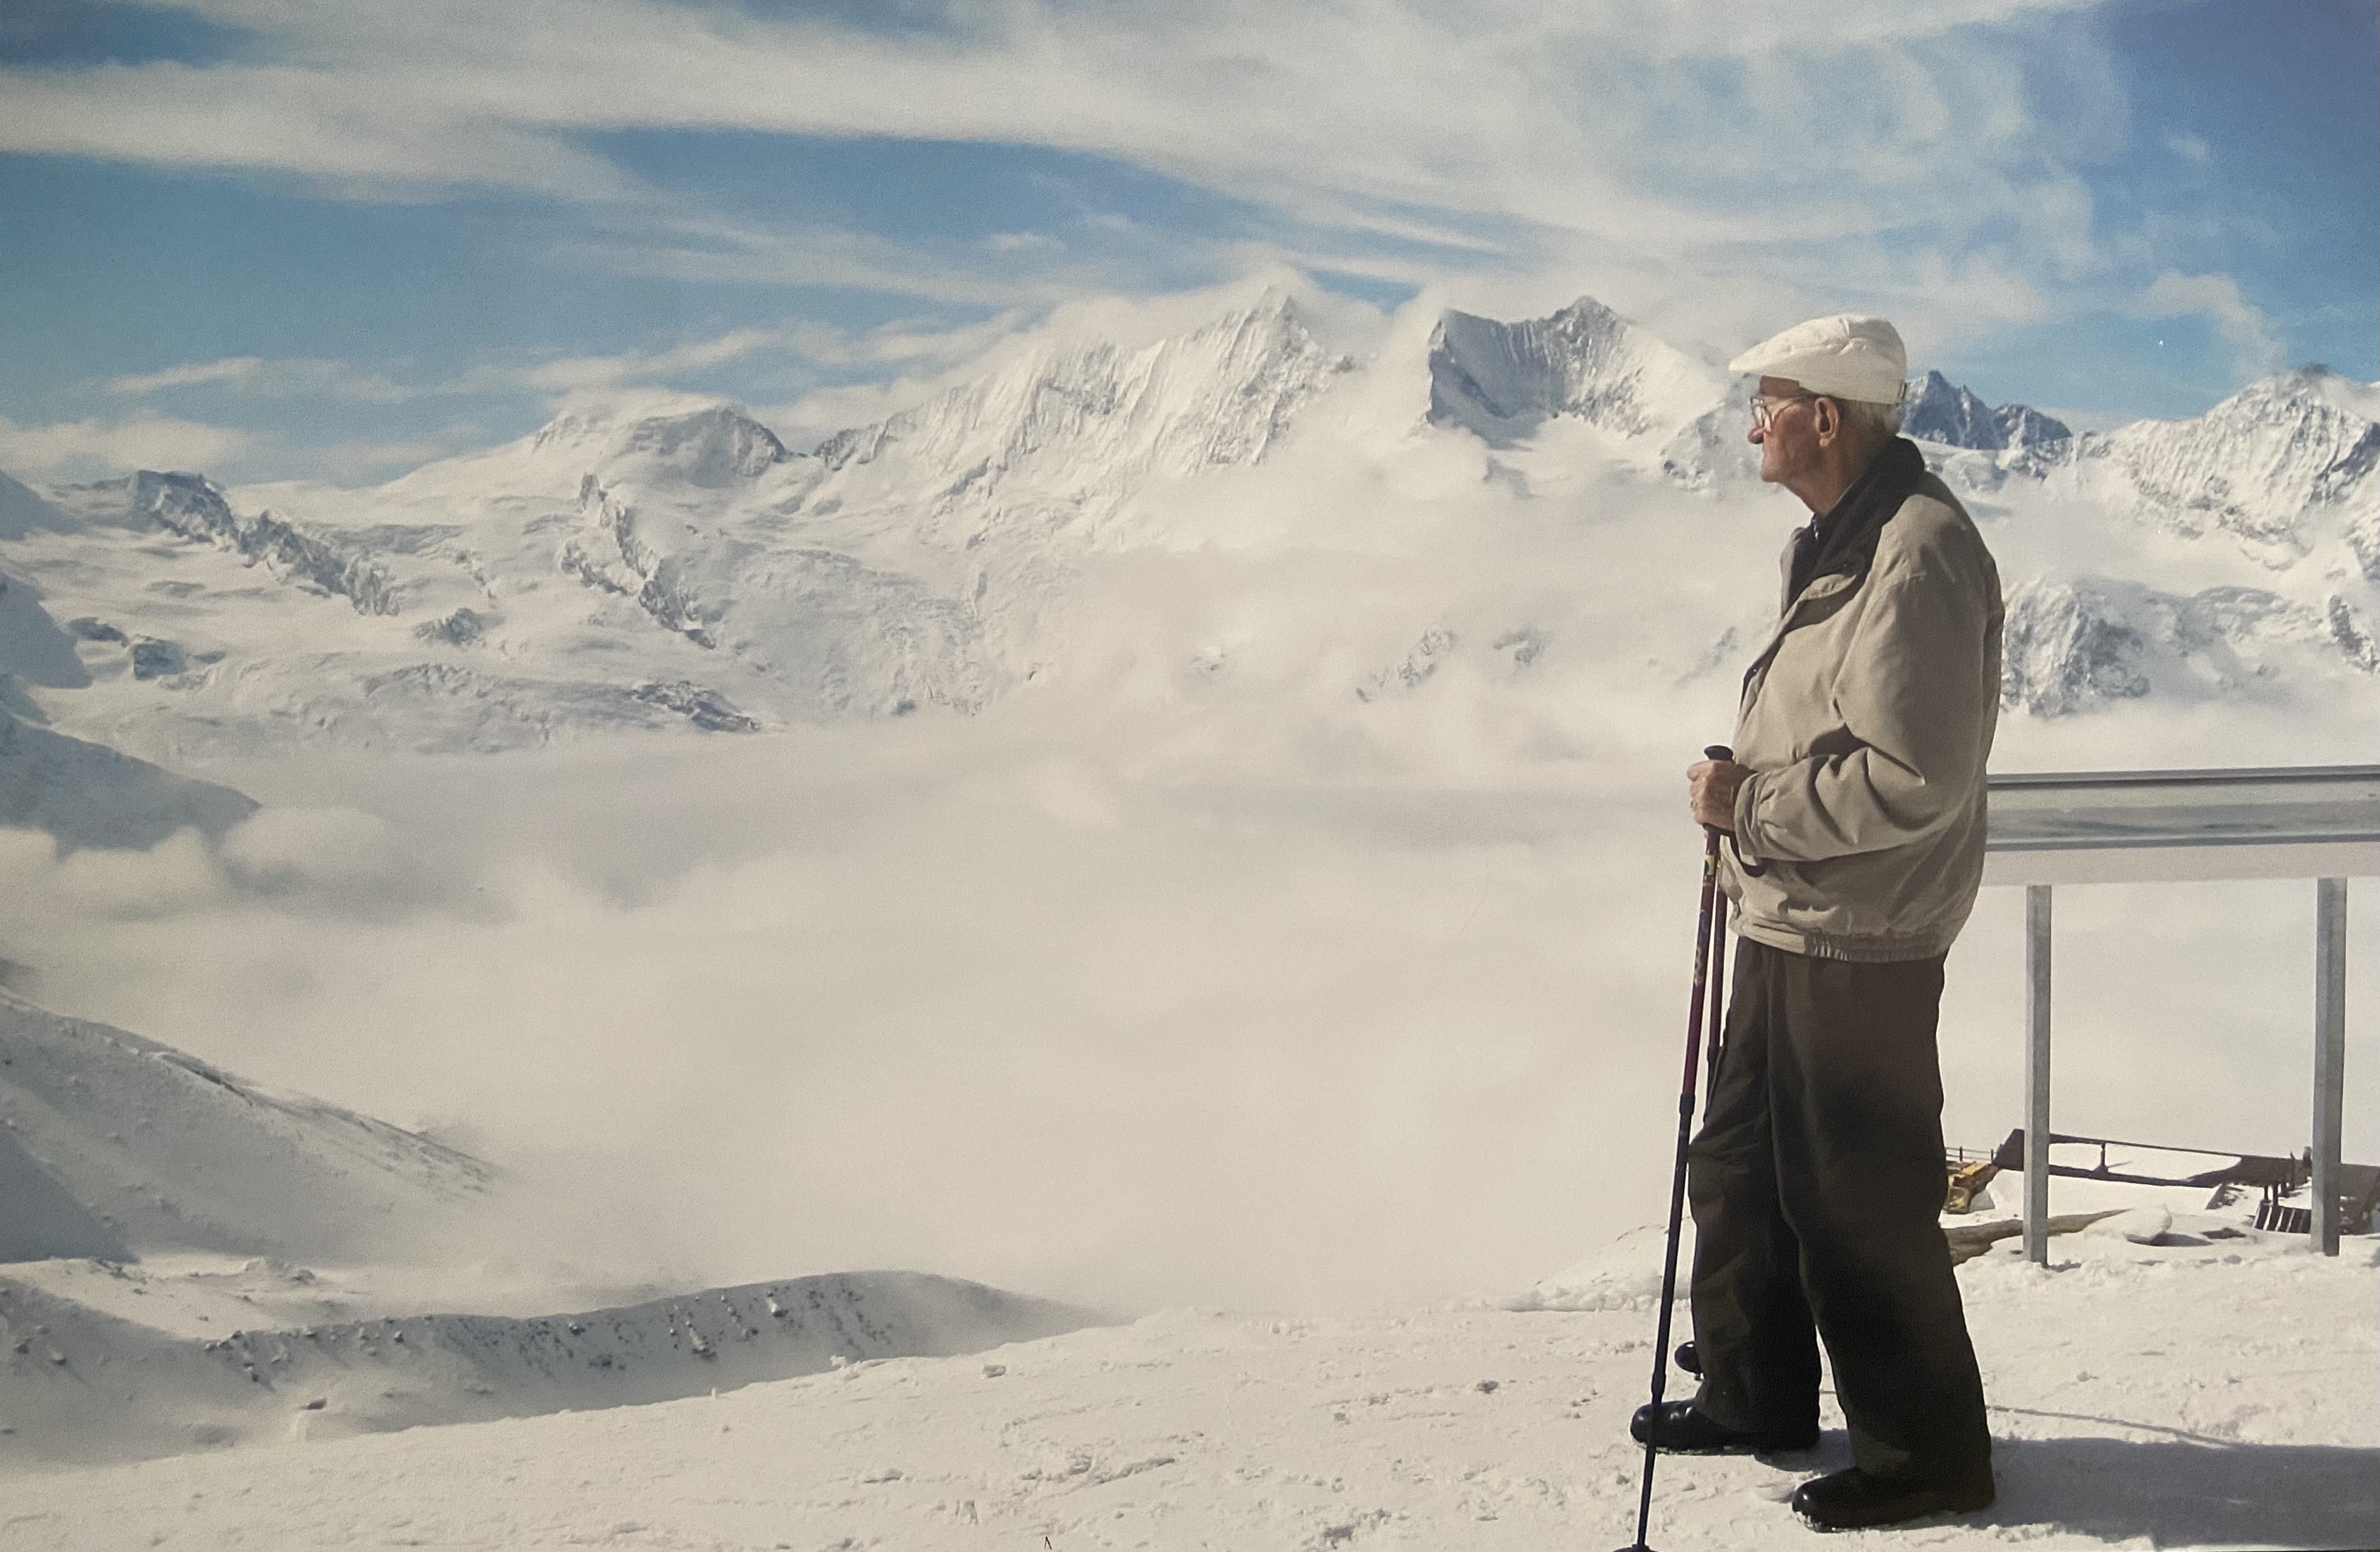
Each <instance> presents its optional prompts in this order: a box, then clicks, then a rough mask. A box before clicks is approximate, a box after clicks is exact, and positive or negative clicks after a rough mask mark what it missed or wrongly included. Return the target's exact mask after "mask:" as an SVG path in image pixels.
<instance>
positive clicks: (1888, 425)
mask: <svg viewBox="0 0 2380 1552" xmlns="http://www.w3.org/2000/svg"><path fill="white" fill-rule="evenodd" d="M1827 397H1828V398H1830V399H1833V398H1834V397H1835V396H1834V395H1833V394H1828V395H1827ZM1835 403H1836V404H1838V405H1840V406H1841V407H1842V412H1843V424H1844V425H1846V426H1848V427H1850V428H1851V430H1852V434H1853V435H1854V436H1857V437H1858V438H1859V439H1860V440H1861V441H1863V442H1889V441H1891V440H1892V439H1893V438H1894V437H1897V436H1899V435H1900V405H1899V404H1898V403H1894V404H1877V403H1876V402H1875V401H1873V400H1869V399H1835Z"/></svg>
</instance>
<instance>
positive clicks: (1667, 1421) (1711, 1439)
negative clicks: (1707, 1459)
mask: <svg viewBox="0 0 2380 1552" xmlns="http://www.w3.org/2000/svg"><path fill="white" fill-rule="evenodd" d="M1628 1435H1629V1437H1631V1438H1633V1439H1634V1440H1635V1441H1636V1442H1637V1443H1638V1444H1649V1445H1651V1446H1652V1447H1653V1448H1654V1449H1658V1450H1659V1451H1660V1452H1661V1453H1662V1454H1664V1455H1766V1454H1767V1453H1769V1452H1770V1451H1771V1450H1781V1449H1809V1448H1810V1447H1811V1446H1812V1445H1814V1444H1815V1443H1817V1442H1818V1427H1817V1425H1816V1424H1815V1423H1814V1424H1812V1425H1810V1427H1809V1428H1808V1430H1807V1431H1806V1432H1803V1433H1798V1434H1763V1433H1744V1432H1740V1431H1738V1430H1737V1429H1734V1428H1729V1427H1723V1426H1721V1425H1718V1424H1717V1423H1714V1422H1712V1421H1711V1420H1710V1419H1709V1418H1707V1417H1706V1416H1704V1415H1703V1414H1702V1413H1699V1412H1696V1411H1695V1410H1694V1402H1692V1401H1663V1402H1662V1403H1661V1413H1660V1420H1659V1421H1658V1422H1656V1421H1655V1420H1654V1416H1653V1409H1652V1408H1651V1407H1649V1406H1640V1407H1638V1408H1637V1409H1636V1415H1635V1416H1634V1417H1632V1418H1630V1419H1629V1420H1628Z"/></svg>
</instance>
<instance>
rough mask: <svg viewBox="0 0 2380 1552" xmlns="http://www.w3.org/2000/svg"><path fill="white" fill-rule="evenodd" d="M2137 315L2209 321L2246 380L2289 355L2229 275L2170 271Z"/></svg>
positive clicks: (2143, 301) (2156, 282) (2146, 295)
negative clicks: (2246, 377)
mask: <svg viewBox="0 0 2380 1552" xmlns="http://www.w3.org/2000/svg"><path fill="white" fill-rule="evenodd" d="M2137 309H2138V310H2139V312H2140V314H2141V315H2142V316H2143V317H2145V318H2203V319H2204V320H2206V321H2207V322H2208V323H2210V324H2212V325H2213V326H2214V328H2215V332H2216V333H2218V334H2220V335H2221V336H2222V338H2223V342H2224V343H2225V344H2226V345H2228V346H2230V349H2231V354H2232V358H2233V360H2234V361H2235V363H2236V364H2237V367H2238V369H2239V370H2240V374H2241V375H2242V376H2249V377H2253V376H2258V375H2261V374H2263V373H2265V372H2269V371H2271V370H2274V369H2275V368H2277V367H2278V366H2279V365H2280V364H2281V362H2282V360H2283V359H2284V358H2285V356H2286V354H2287V353H2286V352H2285V351H2284V350H2283V348H2282V346H2281V342H2280V340H2279V339H2278V338H2277V337H2276V336H2275V334H2274V333H2273V328H2272V323H2271V321H2270V320H2268V319H2267V318H2266V317H2265V314H2264V312H2263V310H2262V309H2259V308H2257V307H2256V306H2255V305H2254V304H2253V303H2252V302H2250V301H2249V300H2248V299H2247V298H2246V297H2243V296H2241V295H2240V283H2239V282H2238V281H2237V280H2234V279H2233V278H2232V277H2231V276H2229V275H2228V274H2195V275H2186V274H2182V273H2179V272H2177V271H2173V270H2168V271H2166V272H2165V273H2163V274H2160V275H2158V276H2157V277H2156V279H2155V280H2154V281H2152V282H2150V283H2149V286H2148V289H2147V290H2145V291H2143V293H2141V297H2140V299H2139V302H2138V303H2137Z"/></svg>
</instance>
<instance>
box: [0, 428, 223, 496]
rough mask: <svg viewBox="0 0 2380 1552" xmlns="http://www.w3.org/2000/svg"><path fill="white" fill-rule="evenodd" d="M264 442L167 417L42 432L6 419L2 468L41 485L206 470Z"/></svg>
mask: <svg viewBox="0 0 2380 1552" xmlns="http://www.w3.org/2000/svg"><path fill="white" fill-rule="evenodd" d="M259 440H260V439H259V438H258V437H257V436H256V435H255V434H254V433H253V432H249V431H244V430H237V429H235V428H233V427H229V426H210V425H205V424H203V423H201V422H200V421H196V420H177V419H174V418H170V417H166V416H162V415H135V416H131V417H128V418H124V419H120V420H101V419H86V420H61V421H53V422H51V423H50V424H48V425H42V426H24V425H19V424H18V423H17V422H16V421H13V420H10V419H8V418H6V417H5V416H0V468H5V469H6V470H8V471H9V472H10V473H11V474H14V475H17V476H18V477H19V478H26V479H37V480H56V479H99V478H103V477H104V476H109V475H117V474H126V473H129V472H130V471H132V470H134V469H141V468H153V469H206V468H212V467H219V466H221V465H223V464H225V463H226V462H228V461H230V460H232V459H234V458H237V457H239V456H241V455H244V454H246V453H248V452H249V450H250V449H252V448H254V447H255V446H256V445H257V444H258V442H259Z"/></svg>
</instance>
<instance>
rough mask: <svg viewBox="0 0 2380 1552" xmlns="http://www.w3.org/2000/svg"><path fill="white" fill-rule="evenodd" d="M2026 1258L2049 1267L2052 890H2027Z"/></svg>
mask: <svg viewBox="0 0 2380 1552" xmlns="http://www.w3.org/2000/svg"><path fill="white" fill-rule="evenodd" d="M2024 1025H2025V1035H2026V1040H2025V1048H2024V1255H2025V1259H2026V1260H2028V1261H2031V1262H2032V1263H2033V1264H2034V1266H2036V1267H2046V1266H2047V1265H2049V886H2048V885H2047V884H2027V885H2026V886H2025V891H2024Z"/></svg>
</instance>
